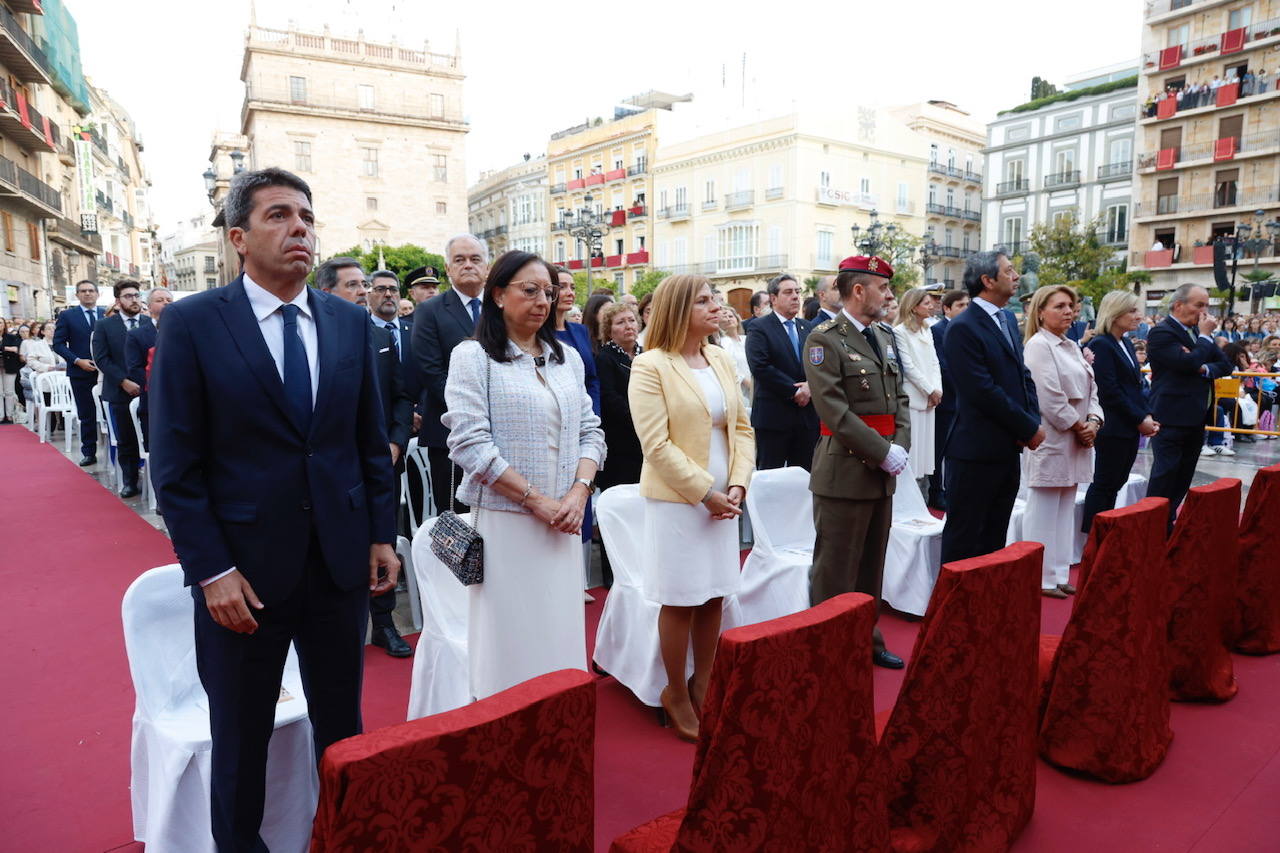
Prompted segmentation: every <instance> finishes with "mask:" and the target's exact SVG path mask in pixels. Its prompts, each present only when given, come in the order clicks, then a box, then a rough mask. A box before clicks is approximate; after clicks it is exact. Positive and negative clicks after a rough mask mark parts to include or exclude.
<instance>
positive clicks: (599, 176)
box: [582, 172, 604, 187]
mask: <svg viewBox="0 0 1280 853" xmlns="http://www.w3.org/2000/svg"><path fill="white" fill-rule="evenodd" d="M603 183H604V174H603V173H602V172H592V173H591V174H590V175H587V176H586V177H585V178H583V179H582V185H583V186H585V187H597V186H600V185H601V184H603Z"/></svg>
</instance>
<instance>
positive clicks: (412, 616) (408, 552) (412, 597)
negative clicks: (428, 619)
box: [396, 536, 422, 631]
mask: <svg viewBox="0 0 1280 853" xmlns="http://www.w3.org/2000/svg"><path fill="white" fill-rule="evenodd" d="M396 556H397V557H399V558H400V575H401V577H403V578H404V585H405V591H406V593H407V594H408V596H409V621H410V623H411V624H412V626H413V630H414V631H421V630H422V598H421V597H420V596H419V595H418V579H417V578H416V577H415V576H414V572H413V548H412V547H411V546H410V544H409V540H408V539H406V538H405V537H403V536H397V537H396Z"/></svg>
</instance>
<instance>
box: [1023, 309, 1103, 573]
mask: <svg viewBox="0 0 1280 853" xmlns="http://www.w3.org/2000/svg"><path fill="white" fill-rule="evenodd" d="M1078 302H1079V298H1078V297H1077V296H1076V292H1075V291H1074V290H1072V289H1071V288H1069V287H1066V286H1061V285H1060V286H1056V287H1055V286H1046V287H1042V288H1040V289H1039V290H1037V291H1036V292H1035V294H1034V295H1033V296H1032V297H1031V303H1030V304H1029V305H1028V306H1027V312H1026V316H1027V327H1026V331H1025V333H1024V337H1025V340H1026V343H1025V345H1024V347H1023V355H1024V359H1025V361H1026V365H1027V370H1029V371H1030V373H1031V379H1032V380H1033V381H1034V382H1035V383H1036V396H1037V397H1038V398H1039V400H1040V419H1041V425H1042V426H1043V428H1044V431H1045V439H1044V442H1043V443H1042V444H1041V445H1040V446H1039V447H1037V448H1036V449H1035V450H1034V451H1032V452H1031V453H1029V454H1028V455H1027V475H1028V476H1027V485H1028V487H1029V489H1028V491H1029V495H1028V497H1027V508H1026V514H1025V515H1024V516H1023V531H1024V532H1023V538H1025V539H1028V540H1031V541H1033V542H1041V543H1043V544H1044V568H1043V572H1042V575H1041V583H1040V592H1041V594H1042V595H1045V596H1048V597H1049V598H1066V597H1067V596H1068V595H1070V594H1071V593H1074V592H1075V591H1076V590H1075V587H1073V586H1072V585H1071V584H1070V583H1069V580H1070V579H1069V577H1068V571H1069V569H1070V568H1071V558H1072V551H1073V546H1074V543H1075V530H1074V529H1073V528H1074V526H1075V525H1074V524H1073V522H1074V521H1075V507H1076V491H1077V489H1078V488H1079V485H1080V484H1081V483H1089V482H1092V480H1093V442H1094V440H1095V439H1096V438H1097V436H1098V430H1099V429H1100V428H1101V427H1102V425H1103V419H1102V408H1101V407H1100V406H1099V405H1098V388H1097V383H1096V382H1094V378H1093V368H1091V367H1090V366H1089V364H1088V362H1086V361H1085V360H1084V356H1083V355H1081V353H1080V347H1079V346H1078V345H1077V344H1076V342H1075V341H1073V340H1071V339H1069V338H1068V337H1067V330H1068V329H1070V328H1071V323H1072V320H1073V318H1074V316H1075V310H1076V305H1077V303H1078Z"/></svg>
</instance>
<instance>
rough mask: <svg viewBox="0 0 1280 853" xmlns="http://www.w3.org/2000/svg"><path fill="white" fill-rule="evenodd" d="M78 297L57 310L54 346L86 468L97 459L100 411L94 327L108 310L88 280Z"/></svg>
mask: <svg viewBox="0 0 1280 853" xmlns="http://www.w3.org/2000/svg"><path fill="white" fill-rule="evenodd" d="M76 299H77V300H79V302H80V304H79V305H77V306H76V307H74V308H64V309H63V310H62V311H61V312H59V313H58V321H57V323H56V324H55V325H54V329H53V344H52V349H53V351H54V352H56V353H57V354H58V355H60V356H62V358H63V359H64V360H65V361H66V362H67V378H68V379H70V380H71V394H72V396H74V397H75V400H76V417H78V418H79V419H80V454H81V456H80V467H82V468H87V467H88V466H90V465H95V464H97V462H98V412H97V406H96V405H95V404H94V402H93V386H94V385H97V384H98V366H97V365H96V364H94V363H93V356H92V352H93V350H92V338H93V327H94V326H96V325H97V324H98V321H100V320H101V319H102V318H103V316H104V315H105V313H106V312H104V311H103V310H102V309H101V308H98V307H97V304H98V285H96V284H94V283H93V282H92V281H89V280H88V279H85V280H84V281H80V282H77V283H76Z"/></svg>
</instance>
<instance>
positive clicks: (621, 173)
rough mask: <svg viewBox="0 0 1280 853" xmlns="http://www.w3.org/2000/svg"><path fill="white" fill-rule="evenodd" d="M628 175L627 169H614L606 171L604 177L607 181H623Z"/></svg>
mask: <svg viewBox="0 0 1280 853" xmlns="http://www.w3.org/2000/svg"><path fill="white" fill-rule="evenodd" d="M626 177H627V170H626V169H613V170H612V171H609V172H605V173H604V179H605V181H606V182H611V181H621V180H623V179H625V178H626Z"/></svg>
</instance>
